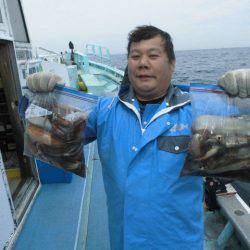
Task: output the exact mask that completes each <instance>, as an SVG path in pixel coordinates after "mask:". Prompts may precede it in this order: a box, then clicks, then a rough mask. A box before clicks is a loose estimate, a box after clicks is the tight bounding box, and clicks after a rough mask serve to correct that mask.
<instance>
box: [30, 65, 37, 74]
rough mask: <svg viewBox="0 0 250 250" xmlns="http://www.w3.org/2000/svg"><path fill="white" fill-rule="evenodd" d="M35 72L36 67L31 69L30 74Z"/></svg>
mask: <svg viewBox="0 0 250 250" xmlns="http://www.w3.org/2000/svg"><path fill="white" fill-rule="evenodd" d="M34 73H36V67H32V68H30V69H29V74H30V75H31V74H34Z"/></svg>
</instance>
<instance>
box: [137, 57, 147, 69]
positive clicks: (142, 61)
mask: <svg viewBox="0 0 250 250" xmlns="http://www.w3.org/2000/svg"><path fill="white" fill-rule="evenodd" d="M139 67H140V68H148V67H149V61H148V58H147V56H142V57H141V58H140V60H139Z"/></svg>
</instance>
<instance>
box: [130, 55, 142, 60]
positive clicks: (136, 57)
mask: <svg viewBox="0 0 250 250" xmlns="http://www.w3.org/2000/svg"><path fill="white" fill-rule="evenodd" d="M139 57H140V56H139V55H131V56H130V58H132V59H135V60H136V59H139Z"/></svg>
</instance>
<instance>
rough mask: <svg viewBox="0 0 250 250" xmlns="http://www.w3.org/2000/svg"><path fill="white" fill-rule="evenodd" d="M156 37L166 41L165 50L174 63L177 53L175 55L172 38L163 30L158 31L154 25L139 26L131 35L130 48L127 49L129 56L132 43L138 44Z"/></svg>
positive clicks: (129, 37) (129, 36) (129, 38)
mask: <svg viewBox="0 0 250 250" xmlns="http://www.w3.org/2000/svg"><path fill="white" fill-rule="evenodd" d="M156 36H161V38H162V39H163V41H164V48H165V51H166V53H167V55H168V59H169V61H170V62H172V61H174V60H175V53H174V46H173V43H172V38H171V36H170V35H169V34H168V33H167V32H165V31H163V30H161V29H158V28H156V27H154V26H152V25H143V26H138V27H136V28H135V29H134V30H132V31H131V32H130V33H129V35H128V47H127V52H128V56H129V52H130V47H131V44H132V43H137V42H140V41H141V40H148V39H151V38H154V37H156Z"/></svg>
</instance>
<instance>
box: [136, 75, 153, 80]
mask: <svg viewBox="0 0 250 250" xmlns="http://www.w3.org/2000/svg"><path fill="white" fill-rule="evenodd" d="M137 78H139V79H140V80H141V81H148V80H151V79H153V78H155V77H154V76H152V75H138V76H137Z"/></svg>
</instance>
